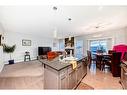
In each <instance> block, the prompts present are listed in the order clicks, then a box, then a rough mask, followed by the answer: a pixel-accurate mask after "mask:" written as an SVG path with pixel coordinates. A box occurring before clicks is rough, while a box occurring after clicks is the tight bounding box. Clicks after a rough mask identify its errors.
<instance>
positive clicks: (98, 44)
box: [90, 40, 108, 53]
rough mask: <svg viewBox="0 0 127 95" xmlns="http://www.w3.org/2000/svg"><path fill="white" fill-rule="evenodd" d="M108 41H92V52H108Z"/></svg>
mask: <svg viewBox="0 0 127 95" xmlns="http://www.w3.org/2000/svg"><path fill="white" fill-rule="evenodd" d="M107 41H108V40H90V51H91V52H92V53H96V52H97V51H98V50H100V51H103V52H107V50H108V47H107V46H108V45H107V44H108V42H107Z"/></svg>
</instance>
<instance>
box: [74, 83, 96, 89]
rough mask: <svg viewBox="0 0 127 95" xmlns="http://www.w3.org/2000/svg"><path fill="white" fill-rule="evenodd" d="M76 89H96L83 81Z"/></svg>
mask: <svg viewBox="0 0 127 95" xmlns="http://www.w3.org/2000/svg"><path fill="white" fill-rule="evenodd" d="M76 90H94V88H93V87H91V86H89V85H87V84H85V83H83V82H81V83H80V84H79V85H78V87H77V88H76Z"/></svg>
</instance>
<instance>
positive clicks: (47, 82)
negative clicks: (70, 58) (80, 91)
mask: <svg viewBox="0 0 127 95" xmlns="http://www.w3.org/2000/svg"><path fill="white" fill-rule="evenodd" d="M40 62H42V65H43V66H44V89H75V88H76V87H77V86H78V84H79V83H80V82H81V80H82V79H83V77H84V76H85V75H86V74H87V64H86V59H85V58H82V59H80V60H78V61H77V67H76V69H73V68H72V64H71V63H69V62H68V63H67V62H61V61H59V60H58V59H55V60H52V61H49V60H47V59H40Z"/></svg>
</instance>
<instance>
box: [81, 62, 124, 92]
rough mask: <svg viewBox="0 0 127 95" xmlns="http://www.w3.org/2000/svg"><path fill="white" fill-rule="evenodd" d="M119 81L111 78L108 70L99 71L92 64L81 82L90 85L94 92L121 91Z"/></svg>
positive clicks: (118, 78) (116, 78) (117, 78)
mask: <svg viewBox="0 0 127 95" xmlns="http://www.w3.org/2000/svg"><path fill="white" fill-rule="evenodd" d="M119 80H120V77H113V76H112V74H111V72H109V71H108V70H107V71H106V70H105V71H100V70H99V69H97V68H96V65H95V64H92V65H91V67H90V69H89V68H88V72H87V75H86V77H85V78H84V79H83V80H82V82H83V83H86V84H88V85H90V86H91V87H93V88H94V89H95V90H96V89H98V90H99V89H102V90H106V89H107V90H115V89H116V90H121V89H122V86H121V84H120V83H119Z"/></svg>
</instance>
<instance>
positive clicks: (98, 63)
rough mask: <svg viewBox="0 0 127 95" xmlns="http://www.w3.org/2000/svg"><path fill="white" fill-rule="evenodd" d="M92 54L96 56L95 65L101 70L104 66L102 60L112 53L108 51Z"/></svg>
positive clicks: (109, 56)
mask: <svg viewBox="0 0 127 95" xmlns="http://www.w3.org/2000/svg"><path fill="white" fill-rule="evenodd" d="M92 55H93V56H95V57H96V66H97V67H98V68H99V69H100V70H101V69H102V67H103V66H104V60H105V59H106V58H109V59H110V58H111V57H112V54H109V53H92Z"/></svg>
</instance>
